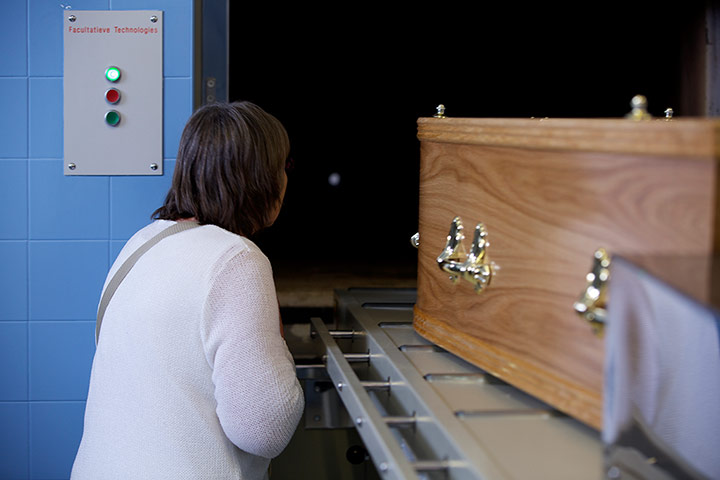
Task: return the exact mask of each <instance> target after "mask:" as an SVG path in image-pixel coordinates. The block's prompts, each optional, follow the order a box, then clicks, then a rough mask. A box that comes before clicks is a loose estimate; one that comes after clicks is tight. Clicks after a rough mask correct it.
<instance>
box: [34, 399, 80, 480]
mask: <svg viewBox="0 0 720 480" xmlns="http://www.w3.org/2000/svg"><path fill="white" fill-rule="evenodd" d="M84 416H85V402H49V403H31V404H30V478H33V479H41V478H42V479H68V478H70V472H71V471H72V464H73V462H74V461H75V455H76V454H77V449H78V447H79V446H80V439H81V438H82V432H83V420H84Z"/></svg>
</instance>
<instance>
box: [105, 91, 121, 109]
mask: <svg viewBox="0 0 720 480" xmlns="http://www.w3.org/2000/svg"><path fill="white" fill-rule="evenodd" d="M105 100H107V102H108V103H111V104H113V105H114V104H116V103H118V102H119V101H120V92H119V91H118V90H117V89H115V88H111V89H109V90H108V91H107V92H105Z"/></svg>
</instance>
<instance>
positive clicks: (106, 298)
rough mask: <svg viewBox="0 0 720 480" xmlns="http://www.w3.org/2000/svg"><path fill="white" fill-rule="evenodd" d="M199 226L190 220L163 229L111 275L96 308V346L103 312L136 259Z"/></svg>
mask: <svg viewBox="0 0 720 480" xmlns="http://www.w3.org/2000/svg"><path fill="white" fill-rule="evenodd" d="M199 226H200V225H199V224H198V223H197V222H195V221H191V220H188V221H184V222H177V223H176V224H175V225H172V226H170V227H168V228H166V229H164V230H163V231H162V232H160V233H158V234H157V235H155V236H154V237H152V238H151V239H150V240H148V241H147V242H145V243H143V244H142V245H141V246H140V248H138V249H137V250H135V251H134V252H133V253H132V255H130V256H129V257H128V258H127V260H125V262H124V263H123V264H122V265H121V266H120V268H118V269H117V271H116V272H115V275H113V277H112V279H110V282H108V285H107V288H105V291H104V292H103V295H102V298H101V299H100V305H99V306H98V312H97V321H96V322H95V344H96V345H97V343H98V340H99V339H100V327H101V326H102V321H103V317H104V316H105V310H106V309H107V306H108V303H110V299H111V298H112V296H113V295H114V294H115V290H117V288H118V287H119V286H120V283H121V282H122V281H123V279H124V278H125V276H126V275H127V274H128V272H130V269H131V268H132V267H133V265H135V262H137V261H138V259H139V258H140V257H141V256H142V255H143V254H144V253H145V252H147V251H148V250H150V248H152V246H153V245H155V244H156V243H158V242H159V241H160V240H162V239H163V238H166V237H169V236H170V235H173V234H175V233H179V232H182V231H185V230H188V229H190V228H195V227H199Z"/></svg>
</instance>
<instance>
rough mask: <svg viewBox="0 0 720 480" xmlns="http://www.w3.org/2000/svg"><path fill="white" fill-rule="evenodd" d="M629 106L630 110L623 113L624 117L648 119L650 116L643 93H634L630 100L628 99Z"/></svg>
mask: <svg viewBox="0 0 720 480" xmlns="http://www.w3.org/2000/svg"><path fill="white" fill-rule="evenodd" d="M630 106H631V107H632V110H631V111H630V113H628V114H627V115H625V118H629V119H631V120H650V119H651V118H652V115H650V114H649V113H648V111H647V107H648V102H647V98H645V96H644V95H635V96H634V97H633V98H632V100H630Z"/></svg>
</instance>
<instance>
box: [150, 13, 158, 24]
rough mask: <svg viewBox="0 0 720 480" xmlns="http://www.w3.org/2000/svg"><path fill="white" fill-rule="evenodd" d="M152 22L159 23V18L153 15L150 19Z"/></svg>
mask: <svg viewBox="0 0 720 480" xmlns="http://www.w3.org/2000/svg"><path fill="white" fill-rule="evenodd" d="M150 21H151V22H152V23H157V21H158V17H157V16H156V15H153V16H152V17H150Z"/></svg>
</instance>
